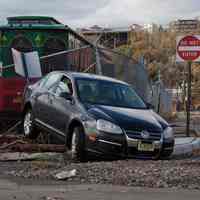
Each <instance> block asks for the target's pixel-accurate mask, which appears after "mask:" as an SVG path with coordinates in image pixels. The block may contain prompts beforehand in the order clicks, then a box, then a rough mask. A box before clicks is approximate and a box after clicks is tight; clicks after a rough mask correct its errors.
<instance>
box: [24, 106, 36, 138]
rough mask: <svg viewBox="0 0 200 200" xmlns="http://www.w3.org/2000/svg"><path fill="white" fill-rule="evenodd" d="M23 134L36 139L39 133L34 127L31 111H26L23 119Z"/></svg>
mask: <svg viewBox="0 0 200 200" xmlns="http://www.w3.org/2000/svg"><path fill="white" fill-rule="evenodd" d="M23 133H24V136H25V137H27V138H30V139H36V138H37V136H38V132H37V130H36V127H35V125H34V118H33V113H32V111H31V109H28V110H26V112H25V114H24V118H23Z"/></svg>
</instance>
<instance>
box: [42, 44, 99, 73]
mask: <svg viewBox="0 0 200 200" xmlns="http://www.w3.org/2000/svg"><path fill="white" fill-rule="evenodd" d="M40 62H41V69H42V74H43V75H44V74H47V73H49V72H51V71H55V70H65V71H77V72H84V71H88V72H91V73H96V71H95V53H94V50H93V48H92V47H90V46H84V47H81V48H77V49H72V50H67V51H62V52H58V53H54V54H51V55H47V56H43V57H41V58H40Z"/></svg>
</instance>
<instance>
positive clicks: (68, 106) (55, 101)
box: [49, 75, 74, 135]
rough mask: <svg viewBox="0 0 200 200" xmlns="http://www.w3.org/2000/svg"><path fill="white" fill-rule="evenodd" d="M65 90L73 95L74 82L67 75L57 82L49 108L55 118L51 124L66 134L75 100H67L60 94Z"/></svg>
mask: <svg viewBox="0 0 200 200" xmlns="http://www.w3.org/2000/svg"><path fill="white" fill-rule="evenodd" d="M63 92H64V93H68V94H70V95H72V96H73V89H72V82H71V80H70V79H69V78H68V77H67V76H66V75H63V76H62V78H61V80H60V81H59V83H58V84H57V87H56V89H55V92H54V94H52V96H51V100H50V109H49V112H50V115H51V117H52V119H53V120H52V121H51V124H50V125H51V126H52V127H53V128H55V129H56V130H58V131H60V132H62V133H63V135H64V134H65V131H66V130H65V129H66V124H67V123H68V122H69V120H70V116H71V114H72V113H73V110H74V104H73V100H72V101H71V100H66V99H65V98H64V97H61V96H60V94H61V93H63Z"/></svg>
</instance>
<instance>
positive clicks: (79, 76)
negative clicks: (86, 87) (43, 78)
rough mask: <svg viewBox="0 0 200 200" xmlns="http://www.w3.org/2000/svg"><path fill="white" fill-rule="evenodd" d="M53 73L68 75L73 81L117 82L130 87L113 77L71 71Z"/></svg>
mask: <svg viewBox="0 0 200 200" xmlns="http://www.w3.org/2000/svg"><path fill="white" fill-rule="evenodd" d="M53 73H61V74H66V75H67V76H68V77H69V78H72V79H90V80H102V81H109V82H115V83H121V84H126V85H128V83H126V82H124V81H121V80H118V79H115V78H111V77H107V76H103V75H96V74H91V73H83V72H82V73H81V72H71V71H54V72H53Z"/></svg>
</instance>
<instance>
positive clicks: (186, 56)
mask: <svg viewBox="0 0 200 200" xmlns="http://www.w3.org/2000/svg"><path fill="white" fill-rule="evenodd" d="M176 62H187V70H188V73H187V104H186V112H187V121H186V135H187V136H190V112H191V103H192V102H191V93H192V92H191V90H192V88H191V85H192V84H191V82H192V63H193V62H200V35H188V36H179V37H177V45H176Z"/></svg>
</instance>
